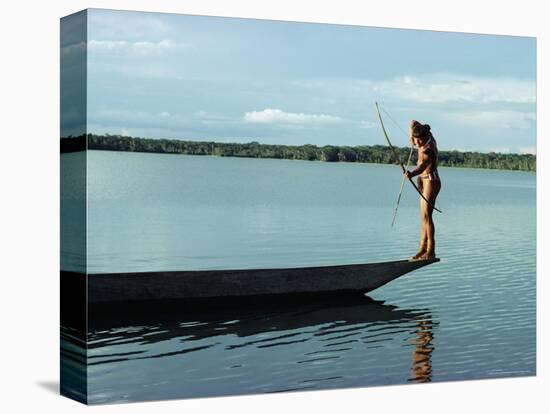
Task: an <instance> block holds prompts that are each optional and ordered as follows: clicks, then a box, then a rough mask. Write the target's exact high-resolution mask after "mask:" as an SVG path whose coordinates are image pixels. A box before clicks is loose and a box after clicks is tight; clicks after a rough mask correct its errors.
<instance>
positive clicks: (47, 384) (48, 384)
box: [36, 381, 59, 395]
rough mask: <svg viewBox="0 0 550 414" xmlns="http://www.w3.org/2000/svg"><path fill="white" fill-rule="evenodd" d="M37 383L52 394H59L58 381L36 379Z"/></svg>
mask: <svg viewBox="0 0 550 414" xmlns="http://www.w3.org/2000/svg"><path fill="white" fill-rule="evenodd" d="M36 385H38V386H39V387H40V388H42V389H44V390H46V391H48V392H50V393H52V394H56V395H59V382H58V381H36Z"/></svg>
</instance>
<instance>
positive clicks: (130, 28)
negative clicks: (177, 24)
mask: <svg viewBox="0 0 550 414" xmlns="http://www.w3.org/2000/svg"><path fill="white" fill-rule="evenodd" d="M88 26H89V27H90V28H92V30H93V36H94V38H98V39H136V38H139V37H140V36H142V35H143V33H147V35H148V36H166V35H167V34H168V33H171V32H173V31H174V28H173V27H172V26H171V25H169V24H168V23H167V22H165V21H163V20H162V19H159V18H157V17H156V16H155V15H154V14H150V13H142V12H132V11H116V12H115V11H113V10H98V9H95V10H93V9H92V10H90V11H89V12H88Z"/></svg>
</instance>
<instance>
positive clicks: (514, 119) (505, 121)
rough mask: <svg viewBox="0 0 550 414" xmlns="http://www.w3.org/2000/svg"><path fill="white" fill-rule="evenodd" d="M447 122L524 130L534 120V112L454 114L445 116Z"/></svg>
mask: <svg viewBox="0 0 550 414" xmlns="http://www.w3.org/2000/svg"><path fill="white" fill-rule="evenodd" d="M445 118H447V119H448V120H449V121H451V122H454V123H457V124H460V125H467V126H470V127H487V128H496V129H515V128H519V129H526V128H529V127H530V126H532V125H533V123H534V122H535V120H536V114H535V113H534V112H521V111H510V110H501V111H476V112H454V113H452V112H451V113H448V114H446V115H445Z"/></svg>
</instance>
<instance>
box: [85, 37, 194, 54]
mask: <svg viewBox="0 0 550 414" xmlns="http://www.w3.org/2000/svg"><path fill="white" fill-rule="evenodd" d="M186 47H187V45H185V44H184V43H176V42H174V41H173V40H169V39H164V40H161V41H159V42H148V41H137V42H129V41H126V40H94V39H92V40H90V41H88V50H89V51H90V52H97V53H108V54H132V55H137V56H149V55H157V56H161V55H165V54H167V53H173V52H176V51H178V50H182V49H184V48H186Z"/></svg>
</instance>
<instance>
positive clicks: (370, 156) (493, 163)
mask: <svg viewBox="0 0 550 414" xmlns="http://www.w3.org/2000/svg"><path fill="white" fill-rule="evenodd" d="M85 148H86V139H85V137H84V136H80V137H66V138H62V139H61V151H62V152H71V151H80V150H83V149H85ZM87 148H88V149H91V150H92V149H93V150H108V151H130V152H153V153H163V154H188V155H213V156H219V157H246V158H275V159H285V160H308V161H326V162H363V163H376V164H393V163H395V160H394V158H393V156H392V153H391V151H390V150H389V149H388V147H387V146H384V145H359V146H336V145H325V146H322V147H318V146H316V145H310V144H306V145H270V144H260V143H258V142H248V143H225V142H214V141H185V140H177V139H151V138H133V137H128V136H122V135H109V134H106V135H96V134H88V135H87ZM396 149H397V151H398V153H399V156H400V158H401V160H402V161H403V162H406V160H407V158H408V156H409V151H410V149H409V148H396ZM412 162H413V163H415V162H416V151H415V152H414V154H413V159H412ZM439 165H441V166H448V167H469V168H489V169H503V170H521V171H535V169H536V157H535V155H532V154H503V153H494V152H490V153H481V152H462V151H439Z"/></svg>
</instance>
